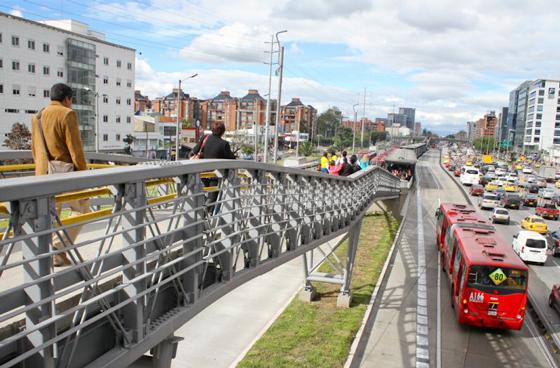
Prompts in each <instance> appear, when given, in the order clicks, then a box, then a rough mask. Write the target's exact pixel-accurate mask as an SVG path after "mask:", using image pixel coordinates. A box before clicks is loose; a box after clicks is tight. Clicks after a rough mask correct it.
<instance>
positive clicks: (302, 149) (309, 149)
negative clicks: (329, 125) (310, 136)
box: [299, 141, 314, 156]
mask: <svg viewBox="0 0 560 368" xmlns="http://www.w3.org/2000/svg"><path fill="white" fill-rule="evenodd" d="M313 151H314V149H313V144H312V143H311V141H305V142H303V143H302V144H300V145H299V153H301V154H302V155H304V156H311V155H312V154H313Z"/></svg>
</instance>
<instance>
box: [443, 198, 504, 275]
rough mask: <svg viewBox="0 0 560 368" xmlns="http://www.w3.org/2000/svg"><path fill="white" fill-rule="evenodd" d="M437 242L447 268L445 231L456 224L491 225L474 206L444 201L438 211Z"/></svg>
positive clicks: (444, 266)
mask: <svg viewBox="0 0 560 368" xmlns="http://www.w3.org/2000/svg"><path fill="white" fill-rule="evenodd" d="M436 220H437V224H436V244H437V246H438V247H439V249H440V252H441V261H442V262H441V263H442V265H443V268H444V269H447V268H448V266H449V264H445V262H444V260H445V258H446V255H447V244H446V242H445V233H446V231H447V229H449V228H450V227H451V226H453V225H455V224H477V225H479V226H482V227H484V226H489V228H491V229H493V228H494V227H493V226H492V225H490V224H489V223H488V222H487V221H486V220H485V219H484V218H483V217H482V216H481V215H480V214H479V213H478V212H477V211H476V209H475V208H474V207H472V206H468V205H464V204H456V203H442V204H440V206H439V208H438V209H437V211H436Z"/></svg>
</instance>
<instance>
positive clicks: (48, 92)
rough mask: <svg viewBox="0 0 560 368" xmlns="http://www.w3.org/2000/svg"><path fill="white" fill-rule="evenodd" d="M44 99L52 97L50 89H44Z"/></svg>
mask: <svg viewBox="0 0 560 368" xmlns="http://www.w3.org/2000/svg"><path fill="white" fill-rule="evenodd" d="M43 97H45V98H49V97H51V91H49V90H48V89H44V90H43Z"/></svg>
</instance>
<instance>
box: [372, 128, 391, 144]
mask: <svg viewBox="0 0 560 368" xmlns="http://www.w3.org/2000/svg"><path fill="white" fill-rule="evenodd" d="M387 135H388V134H387V132H376V131H373V132H371V134H370V136H369V137H370V140H371V143H372V144H375V143H377V142H379V141H384V140H386V139H387Z"/></svg>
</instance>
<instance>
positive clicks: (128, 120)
mask: <svg viewBox="0 0 560 368" xmlns="http://www.w3.org/2000/svg"><path fill="white" fill-rule="evenodd" d="M131 121H132V118H131V117H130V116H127V117H126V122H127V123H128V124H130V122H131Z"/></svg>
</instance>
